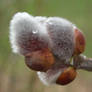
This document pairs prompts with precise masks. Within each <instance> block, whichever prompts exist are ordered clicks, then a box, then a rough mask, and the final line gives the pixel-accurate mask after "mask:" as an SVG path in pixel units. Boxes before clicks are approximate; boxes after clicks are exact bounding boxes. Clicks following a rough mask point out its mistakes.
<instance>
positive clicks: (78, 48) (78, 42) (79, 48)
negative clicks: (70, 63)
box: [74, 28, 85, 55]
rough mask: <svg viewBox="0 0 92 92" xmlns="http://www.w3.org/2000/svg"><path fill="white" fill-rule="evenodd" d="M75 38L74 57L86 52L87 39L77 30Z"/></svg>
mask: <svg viewBox="0 0 92 92" xmlns="http://www.w3.org/2000/svg"><path fill="white" fill-rule="evenodd" d="M74 32H75V33H74V37H75V50H74V55H79V54H80V53H83V52H84V50H85V37H84V35H83V33H82V32H81V31H80V30H79V29H77V28H75V30H74Z"/></svg>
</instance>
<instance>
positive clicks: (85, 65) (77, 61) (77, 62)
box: [74, 55, 92, 71]
mask: <svg viewBox="0 0 92 92" xmlns="http://www.w3.org/2000/svg"><path fill="white" fill-rule="evenodd" d="M74 66H75V67H76V68H77V69H84V70H87V71H92V58H87V57H86V56H84V55H79V56H77V57H75V58H74Z"/></svg>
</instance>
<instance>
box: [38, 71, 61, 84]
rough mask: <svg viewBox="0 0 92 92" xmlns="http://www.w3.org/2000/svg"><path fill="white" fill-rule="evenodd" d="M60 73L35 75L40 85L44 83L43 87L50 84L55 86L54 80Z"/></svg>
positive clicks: (39, 73)
mask: <svg viewBox="0 0 92 92" xmlns="http://www.w3.org/2000/svg"><path fill="white" fill-rule="evenodd" d="M52 72H53V71H52ZM61 73H62V72H61V71H58V72H55V73H53V74H51V72H50V73H48V72H47V73H45V72H37V75H38V77H39V79H40V80H41V82H42V83H44V84H45V85H51V84H56V80H57V78H58V77H59V76H60V74H61Z"/></svg>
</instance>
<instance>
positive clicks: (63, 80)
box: [56, 67, 77, 85]
mask: <svg viewBox="0 0 92 92" xmlns="http://www.w3.org/2000/svg"><path fill="white" fill-rule="evenodd" d="M76 74H77V73H76V70H75V69H74V68H73V67H68V68H67V69H65V70H64V72H62V73H61V75H60V76H59V78H58V79H57V80H56V83H57V84H60V85H67V84H69V83H70V82H72V81H73V80H74V79H75V77H76Z"/></svg>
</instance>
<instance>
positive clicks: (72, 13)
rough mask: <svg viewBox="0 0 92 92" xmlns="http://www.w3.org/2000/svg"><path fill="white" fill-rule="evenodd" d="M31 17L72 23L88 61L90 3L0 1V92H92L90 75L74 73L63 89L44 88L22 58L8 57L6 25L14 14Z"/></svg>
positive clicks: (91, 47) (91, 46) (91, 21)
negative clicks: (81, 37) (82, 37)
mask: <svg viewBox="0 0 92 92" xmlns="http://www.w3.org/2000/svg"><path fill="white" fill-rule="evenodd" d="M23 11H25V12H28V13H30V14H32V15H34V16H38V15H40V16H59V17H64V18H66V19H68V20H70V21H71V22H73V23H75V24H76V25H77V26H78V27H79V28H80V29H81V30H82V31H83V32H84V34H85V37H86V50H85V52H84V54H85V55H87V56H88V57H92V52H91V50H92V0H0V92H92V73H91V72H87V71H82V70H81V71H78V76H77V78H76V80H75V81H73V82H72V83H70V84H69V85H67V86H58V85H52V86H45V85H43V84H42V83H41V82H40V80H39V79H38V77H37V75H36V73H35V72H34V71H31V70H29V69H28V68H27V67H26V65H25V63H24V58H23V57H22V56H18V55H16V54H13V53H12V50H11V48H10V43H9V23H10V20H11V18H12V16H13V15H14V14H15V13H16V12H23Z"/></svg>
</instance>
